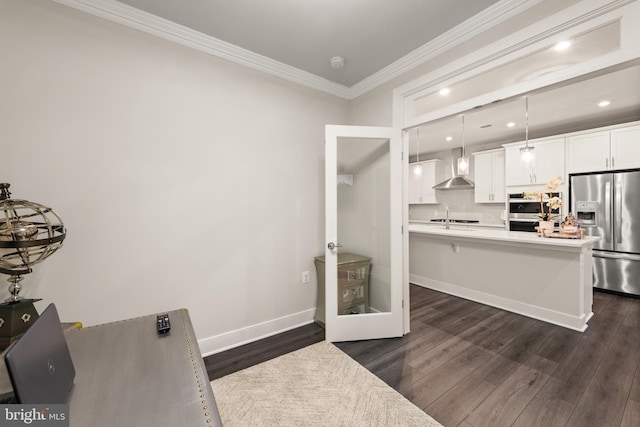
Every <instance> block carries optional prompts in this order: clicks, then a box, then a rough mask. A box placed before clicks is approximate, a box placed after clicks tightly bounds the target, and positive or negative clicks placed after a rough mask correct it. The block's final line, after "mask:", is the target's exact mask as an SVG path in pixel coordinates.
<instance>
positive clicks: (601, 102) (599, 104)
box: [598, 99, 611, 107]
mask: <svg viewBox="0 0 640 427" xmlns="http://www.w3.org/2000/svg"><path fill="white" fill-rule="evenodd" d="M610 104H611V101H609V100H608V99H603V100H602V101H600V102H598V107H608V106H609V105H610Z"/></svg>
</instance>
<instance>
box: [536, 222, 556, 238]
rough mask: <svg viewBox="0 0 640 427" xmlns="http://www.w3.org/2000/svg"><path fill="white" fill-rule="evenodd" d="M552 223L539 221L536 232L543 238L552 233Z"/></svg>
mask: <svg viewBox="0 0 640 427" xmlns="http://www.w3.org/2000/svg"><path fill="white" fill-rule="evenodd" d="M553 228H554V222H553V221H540V222H539V223H538V232H539V233H540V234H542V235H543V236H544V235H546V234H550V233H553Z"/></svg>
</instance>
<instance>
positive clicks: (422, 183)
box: [409, 159, 442, 204]
mask: <svg viewBox="0 0 640 427" xmlns="http://www.w3.org/2000/svg"><path fill="white" fill-rule="evenodd" d="M416 166H422V175H421V176H420V177H416V175H415V174H414V168H415V167H416ZM441 175H442V166H441V161H440V160H439V159H433V160H426V161H424V162H416V163H411V164H409V204H427V203H431V204H434V203H438V201H437V200H436V190H434V189H433V186H434V185H436V184H437V183H439V182H440V178H441Z"/></svg>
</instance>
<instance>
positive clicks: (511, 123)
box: [507, 122, 516, 128]
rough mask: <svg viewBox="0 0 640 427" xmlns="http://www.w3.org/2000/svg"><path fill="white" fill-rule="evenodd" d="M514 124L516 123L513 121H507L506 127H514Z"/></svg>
mask: <svg viewBox="0 0 640 427" xmlns="http://www.w3.org/2000/svg"><path fill="white" fill-rule="evenodd" d="M515 125H516V124H515V122H509V123H507V127H508V128H512V127H514V126H515Z"/></svg>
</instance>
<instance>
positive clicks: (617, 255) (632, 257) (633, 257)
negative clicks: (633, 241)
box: [593, 251, 640, 261]
mask: <svg viewBox="0 0 640 427" xmlns="http://www.w3.org/2000/svg"><path fill="white" fill-rule="evenodd" d="M593 257H594V258H608V259H626V260H629V261H640V255H638V254H627V253H621V252H606V251H593Z"/></svg>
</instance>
